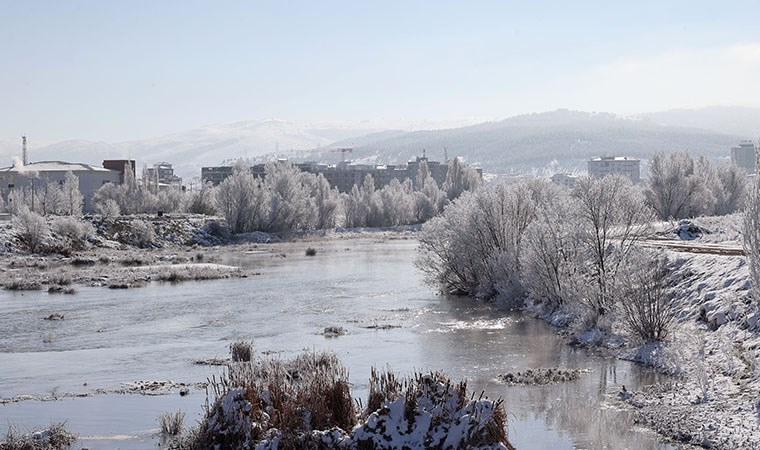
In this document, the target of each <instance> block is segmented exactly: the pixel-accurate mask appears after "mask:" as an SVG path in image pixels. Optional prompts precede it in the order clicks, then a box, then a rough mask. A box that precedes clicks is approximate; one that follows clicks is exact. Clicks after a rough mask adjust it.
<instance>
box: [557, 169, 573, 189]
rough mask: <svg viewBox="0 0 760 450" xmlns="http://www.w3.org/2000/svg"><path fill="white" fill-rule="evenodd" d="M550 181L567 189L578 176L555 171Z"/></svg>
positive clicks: (571, 187) (571, 186) (570, 187)
mask: <svg viewBox="0 0 760 450" xmlns="http://www.w3.org/2000/svg"><path fill="white" fill-rule="evenodd" d="M551 180H552V183H554V184H558V185H560V186H562V187H564V188H567V189H573V188H574V187H575V183H576V182H577V181H578V177H576V176H574V175H570V174H569V173H555V174H554V175H552V176H551Z"/></svg>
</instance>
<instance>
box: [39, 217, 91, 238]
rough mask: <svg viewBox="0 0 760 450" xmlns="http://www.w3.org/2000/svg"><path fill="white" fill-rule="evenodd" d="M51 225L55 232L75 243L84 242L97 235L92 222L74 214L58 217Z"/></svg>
mask: <svg viewBox="0 0 760 450" xmlns="http://www.w3.org/2000/svg"><path fill="white" fill-rule="evenodd" d="M50 225H51V229H52V230H53V232H54V233H56V234H58V235H59V236H62V237H64V238H66V239H68V240H69V241H70V242H72V243H75V244H82V243H84V242H85V241H86V240H87V239H88V238H90V237H92V236H94V235H95V227H94V226H92V224H91V223H89V222H82V221H81V220H79V219H77V218H75V217H72V216H64V217H56V218H55V219H53V221H52V223H51V224H50Z"/></svg>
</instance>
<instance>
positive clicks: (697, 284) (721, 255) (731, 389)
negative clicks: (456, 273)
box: [526, 214, 760, 449]
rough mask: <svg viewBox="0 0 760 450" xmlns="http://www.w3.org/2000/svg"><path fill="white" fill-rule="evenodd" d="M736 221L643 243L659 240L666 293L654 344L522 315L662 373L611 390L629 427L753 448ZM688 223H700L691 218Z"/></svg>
mask: <svg viewBox="0 0 760 450" xmlns="http://www.w3.org/2000/svg"><path fill="white" fill-rule="evenodd" d="M740 219H741V216H740V215H736V214H735V215H731V216H726V217H720V218H705V220H704V222H705V223H707V224H709V228H710V229H712V230H713V231H711V232H710V233H709V234H708V233H705V234H704V235H700V236H695V237H693V238H692V239H688V240H681V239H678V238H677V237H675V236H674V237H670V238H669V239H668V238H667V237H666V238H665V240H658V241H648V242H647V243H646V245H652V244H653V242H654V243H656V242H662V243H663V244H665V245H662V247H663V251H664V252H665V254H666V257H667V261H668V268H669V276H668V286H669V288H670V289H671V290H672V292H674V293H675V298H674V300H673V301H674V307H675V309H676V325H675V329H674V331H673V333H672V334H671V337H669V338H668V339H667V340H666V341H665V342H663V343H650V344H645V345H642V344H637V343H636V342H635V341H633V340H630V341H629V340H628V339H627V336H624V335H620V334H616V333H614V332H610V331H603V330H591V331H579V330H573V329H571V326H570V324H569V321H568V316H567V315H566V314H565V313H561V312H560V313H557V312H555V313H550V314H546V313H545V312H543V311H541V310H540V309H537V308H535V307H534V308H531V307H530V306H529V307H527V308H526V312H527V313H528V314H530V315H533V316H535V317H539V318H541V319H543V320H546V321H547V322H549V323H551V324H553V325H555V326H558V327H559V329H560V333H561V334H563V335H565V336H566V340H567V341H568V343H571V344H573V345H580V346H583V347H586V348H588V349H589V350H591V351H597V352H603V353H608V354H612V355H615V356H616V357H618V358H622V359H627V360H631V361H634V362H637V363H640V364H644V365H648V366H652V367H655V368H656V369H658V370H659V371H661V372H663V373H666V374H669V375H672V377H673V378H672V380H671V381H670V382H667V383H661V384H657V385H653V386H650V387H647V388H645V389H642V390H639V391H621V392H620V393H619V394H618V399H619V400H620V401H621V403H622V404H625V405H626V407H628V408H630V409H631V410H633V411H634V413H635V420H636V422H637V423H640V424H642V425H644V426H647V427H649V428H652V429H653V430H655V431H657V432H658V433H660V434H661V435H663V436H664V437H666V438H668V439H671V440H673V441H675V442H679V443H687V444H691V445H696V446H701V447H704V448H719V449H738V448H760V311H759V310H758V307H757V304H756V303H755V302H754V300H753V299H752V298H751V295H750V287H751V284H750V279H749V271H748V264H747V261H746V258H745V257H744V256H743V252H739V251H737V250H736V249H740V248H741V236H740V232H739V231H738V230H740V229H741V225H740ZM694 222H695V223H699V224H700V225H702V220H701V219H696V220H695V221H694ZM671 225H672V224H671ZM660 226H661V228H665V229H667V228H668V224H660ZM703 226H704V225H703ZM661 238H662V236H661ZM669 243H672V244H673V245H672V246H669V245H666V244H669ZM726 249H733V250H730V251H726Z"/></svg>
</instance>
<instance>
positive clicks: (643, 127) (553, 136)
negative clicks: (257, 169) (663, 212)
mask: <svg viewBox="0 0 760 450" xmlns="http://www.w3.org/2000/svg"><path fill="white" fill-rule="evenodd" d="M720 111H721V110H720V109H715V108H713V109H709V108H708V109H705V110H698V111H696V112H694V111H686V110H683V111H669V112H664V113H651V114H643V115H640V116H638V117H635V118H623V117H619V116H615V115H612V114H606V113H586V112H577V111H568V110H558V111H553V112H546V113H538V114H527V115H521V116H515V117H511V118H508V119H505V120H501V121H497V122H485V123H479V124H476V125H470V126H465V127H458V128H446V129H426V130H421V131H404V130H402V129H401V128H404V129H406V130H408V128H406V126H410V125H409V124H406V126H404V123H402V122H400V121H396V122H393V121H368V122H357V123H337V122H332V123H327V122H325V123H309V124H305V123H298V122H292V121H284V120H275V119H271V120H258V121H240V122H232V123H226V124H221V125H211V126H206V127H202V128H197V129H194V130H190V131H186V132H181V133H175V134H171V135H167V136H163V137H159V138H155V139H145V140H140V141H129V142H121V143H107V142H93V141H85V140H70V141H64V142H59V143H56V144H51V145H42V144H44V143H40V142H38V141H35V140H34V138H33V137H31V138H30V148H29V160H30V161H42V160H64V161H70V162H84V163H90V164H97V165H100V164H101V162H102V160H104V159H121V158H129V159H135V160H136V161H137V166H138V170H140V169H141V168H142V166H143V164H145V163H147V164H153V163H156V162H161V161H166V162H169V163H172V164H173V165H174V168H175V172H176V173H177V174H178V175H179V176H181V177H183V178H191V177H197V176H199V175H200V168H201V167H202V166H209V165H220V164H222V162H223V161H228V162H230V161H234V160H236V159H238V158H248V159H251V160H260V161H261V160H267V159H271V158H274V157H283V156H284V157H289V158H291V159H293V160H315V161H321V162H332V163H335V162H338V161H340V160H341V158H342V157H345V158H347V159H351V160H354V161H358V162H375V163H388V164H390V163H405V162H407V161H409V160H410V159H413V158H414V157H416V156H421V155H422V153H423V151H424V152H425V153H426V155H427V156H428V157H429V158H430V159H431V160H443V159H444V157H445V156H446V155H448V157H453V156H462V157H464V158H465V160H466V161H468V162H470V163H475V164H478V165H480V166H481V167H482V168H483V170H484V171H486V172H491V173H516V172H526V171H530V170H534V169H536V168H542V167H551V169H552V170H573V169H579V170H585V161H586V160H587V159H588V158H590V157H594V156H600V155H627V156H635V157H639V158H648V157H649V156H650V155H651V154H652V153H654V152H655V151H657V150H663V151H666V152H670V151H675V150H683V149H687V150H690V151H691V152H692V153H693V154H695V155H706V156H709V157H713V158H726V157H728V155H729V152H730V148H731V147H732V146H733V145H735V144H736V143H737V141H739V140H741V139H748V138H751V137H752V136H760V131H759V132H758V133H756V134H755V135H751V127H752V126H753V124H755V123H757V124H760V117H759V116H757V114H758V112H760V110H753V109H748V108H746V109H742V108H728V109H725V110H724V112H725V114H724V115H723V116H722V115H721V114H720ZM698 118H699V120H697V119H698ZM756 119H758V120H756ZM460 123H461V122H460ZM448 125H450V124H447V123H444V122H437V123H436V122H432V121H421V122H417V123H416V124H414V126H419V127H426V128H434V127H436V126H437V127H442V126H448ZM689 125H693V126H689ZM707 125H710V126H709V127H708V126H707ZM384 127H386V128H384ZM716 130H717V131H716ZM742 130H744V131H742ZM340 147H351V148H353V151H352V152H351V153H345V154H344V153H340V152H336V151H335V149H336V148H340ZM20 156H21V139H20V138H18V139H0V166H10V165H12V163H13V157H20Z"/></svg>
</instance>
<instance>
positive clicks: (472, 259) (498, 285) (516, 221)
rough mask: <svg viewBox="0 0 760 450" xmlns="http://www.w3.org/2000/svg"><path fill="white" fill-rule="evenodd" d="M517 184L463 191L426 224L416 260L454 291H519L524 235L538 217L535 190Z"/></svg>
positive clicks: (508, 294)
mask: <svg viewBox="0 0 760 450" xmlns="http://www.w3.org/2000/svg"><path fill="white" fill-rule="evenodd" d="M540 186H541V185H539V184H530V183H518V184H514V185H503V184H502V185H498V186H493V187H484V188H481V189H479V190H477V191H475V192H468V193H465V194H462V195H461V196H460V197H459V198H458V199H456V200H455V201H454V202H452V203H451V204H450V205H449V206H448V207H447V208H446V209H445V210H444V212H443V214H441V215H440V216H438V217H436V218H434V219H432V220H430V221H429V222H428V223H426V224H425V225H424V226H423V228H422V234H421V236H420V257H419V258H418V260H417V261H416V264H417V266H418V267H420V269H421V270H422V271H423V272H425V274H426V277H427V280H428V281H429V282H431V283H433V284H436V285H438V286H440V287H441V288H442V289H443V290H444V291H445V292H448V293H453V294H465V295H475V296H481V297H492V296H495V295H503V296H505V297H509V298H514V297H516V296H518V295H520V293H521V291H522V286H521V283H520V279H519V272H520V270H519V267H520V249H521V240H522V237H523V233H524V232H525V230H526V229H527V227H528V225H530V223H531V222H532V221H533V219H534V218H535V216H536V206H537V203H536V201H535V198H536V197H539V195H537V193H536V192H535V189H537V188H540Z"/></svg>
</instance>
